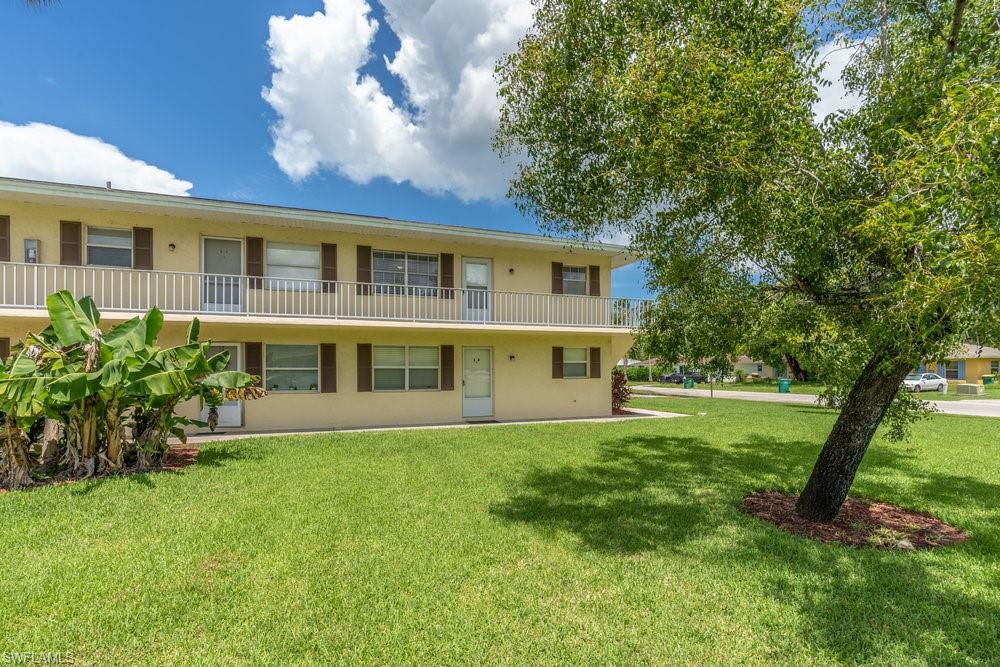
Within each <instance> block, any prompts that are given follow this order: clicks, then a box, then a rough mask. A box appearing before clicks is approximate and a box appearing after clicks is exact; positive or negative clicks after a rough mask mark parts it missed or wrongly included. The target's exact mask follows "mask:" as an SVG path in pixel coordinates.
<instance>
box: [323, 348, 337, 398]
mask: <svg viewBox="0 0 1000 667" xmlns="http://www.w3.org/2000/svg"><path fill="white" fill-rule="evenodd" d="M319 390H320V391H321V392H322V393H324V394H334V393H336V392H337V344H336V343H323V344H322V345H320V346H319Z"/></svg>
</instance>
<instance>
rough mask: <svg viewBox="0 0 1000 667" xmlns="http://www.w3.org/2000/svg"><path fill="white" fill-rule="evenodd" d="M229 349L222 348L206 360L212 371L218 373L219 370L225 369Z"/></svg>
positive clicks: (227, 363) (227, 362)
mask: <svg viewBox="0 0 1000 667" xmlns="http://www.w3.org/2000/svg"><path fill="white" fill-rule="evenodd" d="M229 357H230V352H229V350H223V351H222V352H219V353H218V354H216V355H215V356H213V357H210V358H209V360H208V367H209V369H210V370H211V371H212V372H213V373H218V372H220V371H224V370H226V366H228V365H229Z"/></svg>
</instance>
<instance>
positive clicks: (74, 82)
mask: <svg viewBox="0 0 1000 667" xmlns="http://www.w3.org/2000/svg"><path fill="white" fill-rule="evenodd" d="M397 1H400V2H401V1H402V0H397ZM407 1H409V2H411V3H412V0H407ZM466 1H467V2H472V0H466ZM522 1H523V0H512V2H511V3H508V5H510V6H508V7H507V8H506V10H507V12H508V13H507V14H505V15H504V16H503V17H501V18H497V17H496V16H494V15H486V14H483V15H475V16H473V15H470V16H468V22H469V24H470V25H472V24H473V23H474V22H475V21H480V23H482V21H487V22H489V21H493V22H494V23H495V24H496V25H498V26H499V28H498V34H503V30H502V28H504V26H505V25H510V24H512V23H513V24H515V25H516V24H517V21H519V20H522V21H523V15H522V18H520V19H518V18H517V17H516V16H515V15H514V10H515V9H517V10H519V9H520V8H519V7H514V6H513V5H514V4H516V3H517V2H522ZM418 4H419V3H418ZM423 4H425V5H426V4H430V3H423ZM347 5H350V6H351V7H352V8H353V10H358V11H360V12H361V14H360V15H357V16H356V15H353V14H352V15H350V16H348V15H346V14H345V17H346V18H345V17H342V18H341V19H338V20H342V19H343V20H346V19H348V18H349V19H352V20H360V19H362V18H363V19H364V20H366V21H372V20H374V21H377V22H378V24H379V27H378V29H377V30H374V31H373V35H372V38H371V40H370V42H368V43H367V48H368V49H369V50H370V51H371V52H373V53H374V54H375V57H374V58H373V59H371V61H369V62H366V63H364V64H363V65H361V66H359V68H358V70H357V71H358V73H359V74H360V75H362V76H364V75H371V76H373V77H374V78H375V79H377V82H378V85H379V90H378V91H377V92H378V93H381V94H382V95H384V96H385V97H386V98H388V100H391V101H390V102H384V101H383V106H384V105H386V104H387V105H388V106H389V107H391V106H392V105H393V104H395V105H396V111H397V112H398V114H397V115H399V116H400V117H402V118H403V119H404V121H405V120H406V118H407V116H406V114H407V112H408V113H410V114H412V113H413V109H412V106H413V103H412V100H411V99H409V98H408V97H407V93H406V89H405V88H404V85H403V83H402V80H401V76H400V74H399V73H400V72H402V73H403V74H402V75H403V76H406V77H409V78H408V79H407V81H409V82H410V84H411V87H413V89H414V90H418V86H419V85H424V84H423V83H422V82H423V81H425V80H427V79H428V77H430V75H433V74H436V73H442V72H443V73H445V74H448V75H449V76H450V75H451V74H450V73H453V72H459V71H460V70H461V72H462V74H461V77H462V79H461V80H462V81H463V82H467V81H468V80H473V81H474V77H472V79H470V78H469V76H467V75H468V74H469V72H473V73H474V72H475V71H477V70H476V69H475V67H471V68H470V67H468V65H469V63H470V62H471V63H472V64H473V65H475V62H473V61H474V59H475V58H480V59H482V58H484V57H487V56H488V55H489V54H488V53H487V54H482V53H479V54H472V55H469V56H468V58H469V62H465V61H464V60H462V58H464V57H465V56H461V57H459V56H456V59H455V62H452V61H449V60H448V59H447V58H446V57H444V56H449V55H450V53H449V51H447V50H446V51H439V52H437V53H436V54H435V53H430V52H428V53H430V56H427V55H426V54H425V56H422V57H416V56H415V57H414V59H413V60H411V61H409V64H407V62H404V60H406V59H405V58H400V59H399V60H397V61H396V68H397V72H396V73H394V72H392V71H390V68H389V66H387V64H386V62H385V60H384V59H383V58H382V56H383V55H386V56H388V57H389V59H390V60H392V59H393V58H394V54H396V52H397V51H398V50H399V48H400V39H399V37H398V36H397V34H396V33H394V32H393V30H392V29H391V27H390V25H389V23H390V22H389V21H387V20H386V16H385V14H384V12H383V9H382V7H381V6H380V5H378V4H377V3H375V2H372V3H371V5H372V6H371V8H370V11H367V12H364V10H365V9H366V8H365V7H364V6H363V4H361V0H349V1H348V2H346V4H345V5H344V6H345V7H346V6H347ZM386 5H387V6H390V4H389V2H387V3H386ZM400 6H401V7H402V6H403V5H400ZM412 6H413V5H412V4H411V5H410V6H406V7H405V8H404V9H400V10H398V11H397V12H396V13H398V14H399V15H400V19H398V21H399V23H398V27H399V29H400V31H401V33H402V34H404V35H411V36H413V37H414V39H415V40H417V41H418V42H419V40H423V41H424V42H425V43H428V44H431V43H434V42H435V41H436V37H435V35H434V32H433V31H434V30H435V29H436V27H435V26H437V25H440V23H439V22H438V23H435V20H436V19H435V17H434V16H432V15H429V13H428V15H416V13H413V15H410V16H407V15H406V14H407V13H408V12H409V11H410V7H412ZM464 8H465V6H462V9H464ZM323 9H324V7H323V3H322V2H321V1H320V0H316V1H313V2H306V1H292V0H285V1H282V0H270V1H268V2H264V1H263V0H240V2H205V1H204V0H201V1H199V2H195V1H193V0H174V1H172V2H134V0H131V1H127V2H126V1H123V0H102V1H101V2H84V1H83V0H61V2H58V3H56V4H54V5H52V6H49V7H45V8H42V9H29V8H26V7H25V6H24V5H23V3H21V2H19V1H17V0H8V1H7V2H4V3H2V4H0V24H3V25H4V27H5V30H4V35H5V37H4V42H5V43H4V52H5V53H6V54H8V59H9V60H8V62H9V65H8V67H6V68H4V74H3V77H4V82H3V83H4V85H3V87H2V90H3V91H4V93H3V95H2V96H0V122H2V123H8V124H14V125H18V126H23V125H26V124H28V123H44V124H47V125H52V126H56V127H58V128H62V129H63V130H66V131H68V132H69V133H73V134H74V135H81V136H86V137H98V138H100V139H101V140H102V141H103V142H106V143H107V144H110V145H112V146H114V147H117V149H119V150H120V151H121V153H123V154H124V155H125V156H127V157H128V158H130V159H131V160H133V161H134V160H142V161H144V162H146V163H148V164H149V165H154V166H155V167H157V168H158V169H159V170H163V171H165V172H169V174H167V176H169V175H173V176H174V177H176V179H181V180H183V181H188V182H190V183H191V184H193V185H192V187H190V189H189V190H188V192H189V193H190V194H191V195H196V196H204V197H215V198H222V199H237V200H243V201H254V202H261V203H271V204H286V205H294V206H301V207H309V208H319V209H329V210H338V211H350V212H357V213H366V214H373V215H385V216H391V217H397V218H405V219H415V220H426V221H431V222H442V223H449V224H458V225H471V226H480V227H491V228H498V229H509V230H516V231H526V232H535V231H537V230H536V228H535V227H534V224H533V223H532V222H531V221H529V220H526V219H524V218H523V217H521V216H520V215H519V214H518V213H517V212H516V211H515V210H514V209H513V207H512V206H510V204H509V202H508V201H506V199H505V198H503V197H502V195H501V196H499V197H497V195H496V194H495V193H496V192H497V190H496V188H497V183H498V180H497V178H496V174H497V173H499V172H498V170H499V169H500V167H499V162H497V163H496V164H493V163H490V162H489V159H490V158H489V156H485V154H484V152H483V147H482V146H479V147H473V149H469V148H468V146H467V145H466V144H468V143H469V141H471V140H476V137H480V136H483V135H482V133H483V130H482V122H485V121H484V118H485V116H470V117H469V118H468V119H467V120H468V126H469V130H468V135H467V136H466V138H463V139H461V140H456V141H452V140H451V139H450V138H449V139H447V140H446V139H442V137H445V136H446V135H447V136H449V137H450V136H451V134H453V132H451V130H452V129H453V128H443V127H441V128H438V129H437V130H436V132H437V134H434V135H431V134H430V133H428V134H426V135H425V136H424V143H425V144H426V145H427V146H430V147H431V148H430V149H429V151H430V152H429V155H417V154H416V153H400V159H399V161H400V162H401V163H407V161H410V162H411V163H412V166H410V167H405V168H403V169H402V170H401V171H399V172H396V173H387V174H384V175H383V174H379V173H378V169H379V167H378V166H375V167H374V169H375V171H374V172H373V171H372V170H373V167H372V166H371V164H370V163H369V164H363V158H362V157H361V155H360V153H361V151H360V150H359V146H358V145H354V146H353V147H346V148H345V147H344V146H342V145H340V144H339V139H340V133H339V132H338V128H340V127H344V128H347V129H346V130H345V131H347V132H358V133H360V136H362V137H364V134H363V132H365V131H370V132H376V133H381V132H383V131H384V132H385V133H386V136H390V135H389V133H391V132H392V131H393V127H394V126H390V125H386V126H385V127H383V126H375V127H374V128H372V127H371V126H370V125H366V124H365V123H366V122H367V119H366V118H365V117H364V116H365V115H366V114H369V112H368V111H367V109H368V108H369V107H359V108H340V110H339V111H336V110H335V111H332V112H331V116H330V117H329V118H326V117H324V115H323V113H324V111H323V110H324V109H325V108H327V106H329V108H331V109H333V108H334V107H336V101H337V100H341V99H344V98H345V97H346V96H348V95H349V94H350V91H345V90H339V89H338V84H337V83H336V81H338V80H339V79H336V75H337V74H338V73H342V72H341V70H340V69H337V68H338V67H346V70H345V71H347V72H348V74H350V72H351V67H352V66H353V65H351V62H350V58H351V54H350V53H348V54H346V55H345V54H344V53H343V52H342V51H338V47H337V46H336V45H333V46H329V48H328V45H323V44H319V45H317V46H316V49H315V50H313V51H310V52H309V53H311V54H313V55H315V53H319V54H321V55H322V56H323V57H324V58H326V61H329V62H332V63H334V64H332V65H331V67H332V68H333V69H332V70H328V71H327V73H326V74H325V75H323V76H327V77H328V79H327V80H328V81H333V82H334V83H332V84H329V85H327V84H326V83H323V85H318V82H317V80H315V79H312V80H310V79H309V78H308V77H309V76H311V75H310V74H309V72H307V71H305V69H304V68H303V66H302V65H301V63H302V59H301V58H299V59H298V60H294V59H293V61H290V64H289V65H288V68H287V70H286V71H284V72H283V75H284V76H285V77H286V78H285V80H284V81H285V83H286V84H287V86H286V87H287V89H288V90H289V91H293V92H292V93H290V95H289V96H288V100H287V101H286V104H285V106H281V104H280V103H278V102H269V101H267V100H265V99H264V98H263V97H262V89H263V88H265V87H270V86H271V85H272V75H273V74H275V72H276V67H275V66H274V65H273V64H272V61H271V57H272V53H271V52H270V51H269V48H268V39H269V37H270V36H271V31H270V29H269V22H268V21H269V18H270V17H271V16H284V17H291V16H292V15H295V14H300V15H304V16H308V15H312V14H314V12H317V11H322V10H323ZM329 11H330V10H329V8H327V12H328V13H329ZM344 11H347V10H346V9H345V10H344ZM358 11H355V14H358ZM451 11H452V15H453V16H456V17H457V19H458V20H462V18H463V16H464V15H461V11H458V12H456V11H455V10H451ZM438 18H440V17H438ZM331 21H332V19H326V20H325V22H324V23H323V24H322V25H321V24H320V23H319V20H318V19H317V20H316V22H315V23H314V24H313V26H312V28H318V27H322V28H323V29H324V30H326V31H327V32H326V33H323V30H320V31H319V34H318V36H317V33H316V31H313V32H308V31H309V30H311V28H310V26H309V25H307V23H306V22H304V21H303V22H300V23H289V24H287V25H288V30H287V32H286V34H285V36H284V37H283V39H284V42H283V44H284V45H285V46H286V47H287V48H288V49H289V50H294V49H296V48H298V47H299V46H300V45H301V40H302V39H304V37H303V35H312V37H313V38H315V39H318V40H319V41H322V40H323V39H324V38H325V37H324V35H329V34H330V32H329V31H330V30H331V29H334V28H335V27H336V26H331ZM504 21H506V22H507V23H506V24H505V23H504ZM491 25H492V24H491ZM392 27H396V26H395V25H394V26H392ZM482 29H483V28H482V25H480V26H479V27H475V26H472V27H470V31H471V32H470V34H479V33H481V32H482ZM350 32H351V34H354V33H356V32H357V31H353V30H352V31H350ZM515 37H516V35H515ZM451 38H453V39H458V40H462V39H463V37H462V35H461V33H458V34H457V35H451ZM441 39H442V40H445V39H446V38H445V36H442V37H441ZM331 41H334V42H335V41H337V40H336V39H331ZM469 41H472V40H471V39H470V40H469ZM443 43H445V42H444V41H442V44H443ZM361 47H364V44H362V45H361ZM450 51H451V52H457V51H458V49H455V48H454V47H452V48H451V49H450ZM290 52H291V51H290ZM355 55H356V54H355ZM418 55H419V54H418ZM302 58H307V56H302ZM428 60H431V61H433V62H434V63H435V66H436V67H438V70H435V71H432V72H429V73H428V72H427V71H423V72H420V71H417V68H416V65H414V64H413V63H414V62H418V61H419V62H425V61H428ZM338 63H339V64H338ZM345 63H346V64H345ZM480 64H482V63H481V62H480ZM460 66H461V67H460ZM478 71H484V68H483V67H480V68H479V70H478ZM421 77H423V78H421ZM455 77H459V74H455ZM355 78H356V77H355ZM455 80H456V81H458V78H456V79H455ZM298 84H302V85H301V86H298ZM462 85H464V83H463V84H462ZM275 88H276V89H277V88H278V86H277V85H276V86H275ZM302 89H305V90H306V93H302V92H301V90H302ZM471 89H472V90H476V88H475V87H474V86H473V87H472V88H471ZM296 90H298V91H299V92H295V91H296ZM317 90H318V91H319V92H318V93H316V95H317V96H316V97H308V96H307V95H312V94H313V92H310V91H317ZM457 90H458V88H457V87H456V91H457ZM304 95H305V96H304ZM321 95H328V96H329V97H327V98H324V97H322V96H321ZM460 96H461V92H455V96H454V97H455V99H459V98H460ZM377 98H378V95H375V96H374V97H373V99H374V100H375V102H378V99H377ZM455 99H452V100H451V101H450V102H449V104H452V105H453V106H451V107H448V108H447V111H448V113H450V114H451V116H449V117H455V114H454V110H455V108H456V107H455V106H454V105H457V104H466V103H465V102H456V101H455ZM482 99H484V98H483V96H482V95H480V98H479V101H480V102H482ZM366 103H367V104H372V103H373V102H372V99H369V100H368V101H367V102H366ZM468 106H470V107H476V102H475V100H473V102H469V103H468ZM310 108H311V109H313V112H312V115H310V114H309V113H306V112H302V113H300V109H306V111H308V110H309V109H310ZM279 109H281V111H279ZM316 110H318V111H319V116H318V117H317V113H316ZM484 113H485V112H484ZM338 114H340V115H338ZM444 115H446V114H445V111H442V112H441V113H439V114H438V118H439V120H438V121H437V122H441V121H440V118H441V117H443V116H444ZM487 115H488V114H487ZM429 118H430V120H429V121H428V122H429V123H430V122H435V121H434V120H433V113H431V114H429ZM283 119H284V120H285V123H286V125H287V126H289V135H290V136H292V135H293V134H294V131H295V130H301V129H302V128H303V127H305V129H309V130H312V131H314V132H315V133H316V134H317V135H319V134H322V133H324V132H326V133H329V134H328V135H324V136H326V143H325V144H323V143H322V142H321V141H319V140H318V141H317V144H316V146H310V147H309V150H303V149H301V148H300V147H292V149H291V157H289V158H288V159H287V160H286V161H285V162H286V164H284V165H283V166H280V165H279V162H278V161H276V159H275V157H274V156H273V155H272V151H274V150H275V138H274V136H273V135H272V128H274V127H276V126H277V125H278V124H279V123H280V122H281V121H282V120H283ZM410 119H411V120H412V116H411V117H410ZM390 121H392V122H395V121H394V120H393V119H390ZM390 121H387V123H388V122H390ZM310 123H311V124H312V125H310ZM352 123H353V124H352ZM397 124H398V123H397ZM404 125H405V123H404ZM445 130H448V131H447V132H446V131H445ZM396 131H398V127H397V128H396ZM477 132H478V133H479V134H476V133H477ZM0 136H2V135H0ZM374 136H382V135H381V134H376V135H374ZM470 137H471V139H469V138H470ZM387 143H389V144H390V145H389V146H388V147H386V148H385V149H384V150H387V151H390V152H389V153H388V155H395V153H392V152H391V151H393V150H396V149H395V148H393V144H394V143H399V142H387ZM480 143H481V142H480ZM360 146H361V148H363V147H364V139H362V140H361V141H360ZM3 150H4V146H3V145H2V144H0V151H3ZM295 151H299V152H298V153H296V152H295ZM304 154H306V157H303V155H304ZM312 154H321V155H322V156H323V158H322V159H321V160H320V161H319V162H318V163H317V164H313V162H312V161H311V158H309V157H308V155H312ZM376 157H377V156H376ZM420 160H432V161H433V162H434V163H441V164H451V163H452V161H453V163H454V164H455V165H458V166H457V167H456V169H455V170H453V171H452V173H441V174H435V175H433V176H430V177H428V179H427V180H426V181H425V182H423V183H422V184H421V187H422V188H423V189H418V188H417V187H414V186H413V185H412V184H411V183H412V182H414V181H415V180H416V181H419V180H420V179H421V177H422V175H421V174H422V172H426V171H427V169H426V167H421V165H422V164H423V165H426V164H427V162H421V161H420ZM470 165H471V166H470ZM39 169H43V168H39ZM108 169H109V170H111V168H110V167H109V168H108ZM407 169H409V171H407ZM476 169H482V170H484V172H487V173H486V176H485V177H484V179H478V180H477V179H471V180H468V181H466V180H463V178H464V174H465V173H468V172H471V171H475V170H476ZM305 172H307V173H306V174H305V175H304V176H303V175H302V173H305ZM38 173H39V172H38V171H37V170H36V171H33V172H30V174H29V175H38ZM40 173H41V174H42V175H44V174H45V173H46V172H45V171H44V169H43V170H42V171H41V172H40ZM289 173H292V174H293V175H292V176H290V175H289ZM343 173H353V174H354V176H353V177H352V178H348V177H345V176H343V175H341V174H343ZM359 174H360V176H359ZM2 175H15V176H21V175H24V174H21V173H14V174H2ZM94 178H95V179H98V180H99V182H101V183H103V180H105V179H103V178H101V177H100V176H97V175H95V176H94ZM108 178H111V176H108ZM54 180H62V179H60V178H59V172H56V173H55V175H54ZM502 180H503V179H502V178H501V179H500V182H502ZM358 181H366V182H363V183H362V182H358ZM394 181H399V182H394ZM487 191H489V192H487ZM483 192H486V194H482V193H483ZM456 193H457V194H456ZM642 283H643V279H642V274H641V271H640V270H639V269H638V268H634V267H633V268H630V269H624V270H619V271H616V272H615V275H614V288H613V292H614V294H615V295H616V296H639V295H644V294H645V291H644V289H643V287H642Z"/></svg>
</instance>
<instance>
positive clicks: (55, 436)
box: [38, 419, 63, 466]
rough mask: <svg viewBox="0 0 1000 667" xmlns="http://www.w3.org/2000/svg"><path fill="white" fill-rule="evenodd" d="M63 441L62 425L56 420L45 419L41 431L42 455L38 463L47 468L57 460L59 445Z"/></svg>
mask: <svg viewBox="0 0 1000 667" xmlns="http://www.w3.org/2000/svg"><path fill="white" fill-rule="evenodd" d="M62 439H63V425H62V423H60V422H59V421H58V420H56V419H46V420H45V428H44V429H43V430H42V454H41V457H40V458H39V461H38V462H39V463H40V464H41V465H43V466H49V465H52V464H53V463H55V462H56V460H58V458H59V445H60V444H61V443H62Z"/></svg>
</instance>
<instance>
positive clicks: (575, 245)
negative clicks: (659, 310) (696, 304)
mask: <svg viewBox="0 0 1000 667" xmlns="http://www.w3.org/2000/svg"><path fill="white" fill-rule="evenodd" d="M5 194H9V195H20V196H27V197H31V196H35V197H51V198H63V199H69V200H78V201H80V202H91V203H103V204H118V205H122V206H128V205H130V204H131V205H135V206H145V207H152V208H162V209H164V210H172V211H177V212H192V213H194V212H197V213H201V214H204V215H209V216H210V215H212V214H215V215H230V216H233V215H237V216H238V215H245V216H248V217H253V218H255V221H256V222H262V224H268V223H267V221H273V222H274V223H278V222H281V221H283V222H286V223H296V222H298V223H307V222H308V223H313V224H317V223H327V224H335V225H341V226H345V227H357V228H358V229H359V230H373V231H375V230H379V231H383V232H386V231H391V232H397V233H398V232H413V233H421V234H430V235H441V236H454V237H456V238H464V239H467V240H475V241H478V242H481V243H482V242H498V243H504V244H511V245H533V246H538V247H539V248H548V249H578V250H580V251H585V252H589V253H593V254H597V255H607V256H612V257H615V256H617V257H618V259H619V261H618V262H615V263H614V265H615V266H624V265H626V264H630V263H632V262H635V261H638V260H639V259H640V257H639V256H637V255H636V254H634V253H633V252H632V251H631V249H630V248H628V247H627V246H623V245H618V244H614V243H601V242H597V241H582V240H578V239H571V238H560V237H552V236H543V235H540V234H529V233H526V232H510V231H503V230H497V229H488V228H483V227H465V226H461V225H445V224H438V223H433V222H418V221H413V220H400V219H395V218H388V217H380V216H368V215H361V214H357V213H342V212H336V211H323V210H315V209H305V208H295V207H290V206H278V205H273V204H257V203H250V202H237V201H227V200H222V199H209V198H204V197H187V196H183V195H168V194H160V193H155V192H141V191H137V190H120V189H115V188H111V189H108V188H102V187H99V186H93V185H76V184H70V183H55V182H49V181H35V180H29V179H20V178H10V177H2V176H0V196H3V195H5ZM261 219H263V221H262V220H261Z"/></svg>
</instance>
